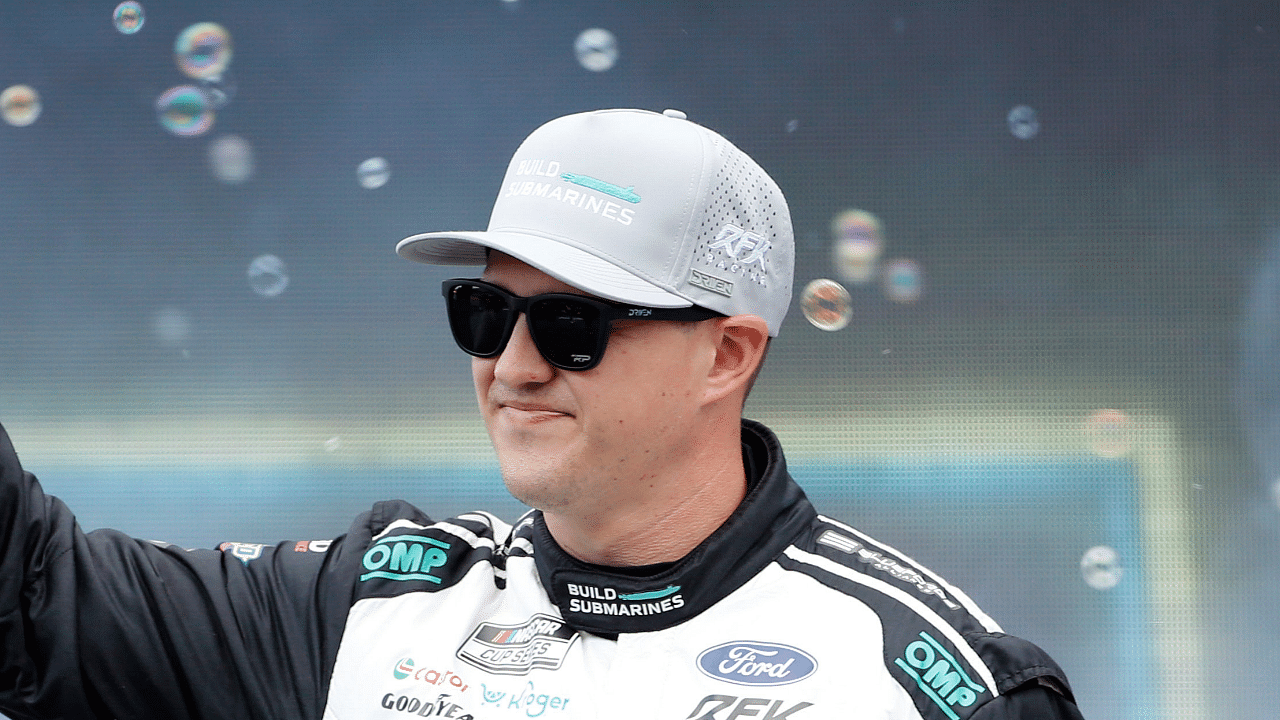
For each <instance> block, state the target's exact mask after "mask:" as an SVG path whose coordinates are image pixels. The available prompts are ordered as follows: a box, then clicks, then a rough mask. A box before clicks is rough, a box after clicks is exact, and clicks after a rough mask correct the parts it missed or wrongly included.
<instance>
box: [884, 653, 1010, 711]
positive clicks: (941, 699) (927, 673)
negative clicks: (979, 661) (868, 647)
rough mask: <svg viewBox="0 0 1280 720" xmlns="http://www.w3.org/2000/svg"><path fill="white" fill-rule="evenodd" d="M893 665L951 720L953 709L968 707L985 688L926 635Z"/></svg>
mask: <svg viewBox="0 0 1280 720" xmlns="http://www.w3.org/2000/svg"><path fill="white" fill-rule="evenodd" d="M893 662H894V664H896V665H897V666H898V667H899V668H901V669H902V671H903V672H905V673H906V674H907V675H909V676H910V677H911V679H912V680H915V681H916V685H918V686H920V689H921V690H922V691H923V692H924V694H925V695H927V696H928V697H929V699H930V700H932V701H933V703H934V704H935V705H937V706H938V708H939V709H940V710H942V712H943V713H944V714H946V716H947V717H949V718H951V720H959V718H960V716H959V715H958V714H957V713H956V711H955V708H958V707H959V708H967V707H971V706H972V705H973V704H974V702H976V701H977V699H978V696H980V695H982V693H984V692H986V691H987V689H986V688H985V687H983V686H982V685H979V684H978V683H976V682H974V681H973V679H972V678H970V677H969V675H968V673H966V672H965V671H964V666H963V665H961V664H960V663H959V662H957V661H956V659H955V657H953V656H952V655H951V653H949V652H947V650H946V648H944V647H943V646H942V644H941V643H939V642H938V641H937V640H935V639H934V638H933V637H932V636H931V635H929V633H926V632H922V633H920V639H919V640H916V641H915V642H913V643H911V644H910V645H908V646H907V648H906V649H905V650H903V651H902V657H899V658H895V659H894V661H893Z"/></svg>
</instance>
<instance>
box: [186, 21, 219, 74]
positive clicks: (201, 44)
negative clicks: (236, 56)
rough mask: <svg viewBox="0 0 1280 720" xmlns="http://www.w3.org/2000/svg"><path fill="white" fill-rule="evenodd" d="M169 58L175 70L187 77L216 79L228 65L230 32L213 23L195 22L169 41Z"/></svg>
mask: <svg viewBox="0 0 1280 720" xmlns="http://www.w3.org/2000/svg"><path fill="white" fill-rule="evenodd" d="M173 57H174V59H175V60H176V61H177V62H178V69H179V70H181V71H182V72H184V73H186V74H187V76H188V77H193V78H195V79H197V80H205V79H208V78H216V77H219V76H221V75H222V71H224V70H226V69H227V65H229V64H230V63H231V33H229V32H227V29H226V28H224V27H222V26H221V25H219V24H217V23H211V22H202V23H196V24H195V25H192V26H190V27H188V28H187V29H186V30H183V31H182V32H180V33H178V38H177V39H176V40H174V41H173Z"/></svg>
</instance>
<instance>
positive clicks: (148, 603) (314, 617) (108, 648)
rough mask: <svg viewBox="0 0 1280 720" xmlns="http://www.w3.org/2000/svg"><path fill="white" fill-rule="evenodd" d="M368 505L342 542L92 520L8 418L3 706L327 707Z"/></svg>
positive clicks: (260, 714)
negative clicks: (178, 535) (249, 539)
mask: <svg viewBox="0 0 1280 720" xmlns="http://www.w3.org/2000/svg"><path fill="white" fill-rule="evenodd" d="M363 520H364V522H362V521H361V520H357V522H356V523H355V524H354V525H353V530H352V532H351V533H350V534H349V535H348V536H344V537H343V538H339V539H338V540H335V541H333V542H332V543H331V544H329V543H282V544H280V545H277V546H275V547H263V546H253V545H231V546H224V547H225V548H226V550H227V551H226V552H222V551H218V550H184V549H181V548H178V547H175V546H162V545H159V544H154V543H150V542H145V541H140V540H134V539H132V538H129V537H127V536H125V535H122V534H120V533H118V532H115V531H110V530H98V531H95V532H91V533H84V532H82V531H81V530H80V528H79V527H78V525H77V524H76V522H75V518H74V517H73V516H72V514H71V512H70V511H69V510H68V509H67V507H66V506H65V505H64V504H63V503H62V502H61V501H59V500H58V499H57V498H54V497H51V496H48V495H45V494H44V492H43V491H42V490H41V487H40V485H39V483H38V482H37V481H36V478H35V477H34V476H32V475H31V474H30V473H27V472H25V471H23V469H22V467H21V465H20V464H19V462H18V458H17V456H16V454H15V453H14V450H13V446H12V444H11V443H10V441H9V437H8V435H7V434H6V433H5V431H4V429H3V428H2V427H0V712H3V713H5V714H8V715H9V716H11V717H12V718H15V720H24V719H26V718H32V719H35V718H50V719H52V718H59V719H65V720H77V719H79V718H101V719H103V720H112V719H113V718H130V719H131V720H132V719H134V718H156V719H157V720H182V719H183V718H193V719H194V718H201V719H205V718H208V719H214V718H228V719H231V718H235V719H237V720H244V719H245V718H272V719H276V718H281V719H283V718H288V719H295V718H296V719H312V718H319V717H320V715H321V713H322V712H323V709H324V708H323V703H324V699H325V697H326V694H327V686H328V682H329V675H330V672H331V670H332V667H333V663H334V659H335V657H336V655H337V649H338V643H339V641H340V640H341V635H342V628H343V626H344V624H345V621H346V616H347V612H348V610H349V608H350V604H351V598H352V592H353V587H352V585H353V582H354V578H355V577H356V576H357V574H358V569H357V566H358V563H359V561H360V554H361V552H362V549H363V547H364V546H365V545H367V543H368V533H369V530H368V529H367V528H368V522H367V520H368V518H367V517H365V518H363ZM361 536H363V537H361Z"/></svg>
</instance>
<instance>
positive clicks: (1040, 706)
mask: <svg viewBox="0 0 1280 720" xmlns="http://www.w3.org/2000/svg"><path fill="white" fill-rule="evenodd" d="M971 720H1084V718H1083V716H1082V715H1081V714H1080V709H1079V708H1077V707H1076V704H1075V702H1074V701H1073V700H1072V699H1071V698H1069V697H1068V696H1067V695H1064V694H1063V692H1062V691H1061V690H1059V689H1055V688H1051V687H1046V686H1044V685H1040V684H1036V683H1028V684H1026V685H1023V686H1022V687H1020V688H1017V689H1016V690H1014V691H1012V692H1009V693H1005V694H1004V695H1001V696H1000V697H998V698H995V699H994V700H992V701H991V702H989V703H987V704H985V705H983V706H982V707H981V708H980V709H979V710H978V712H976V713H974V714H973V717H972V718H971Z"/></svg>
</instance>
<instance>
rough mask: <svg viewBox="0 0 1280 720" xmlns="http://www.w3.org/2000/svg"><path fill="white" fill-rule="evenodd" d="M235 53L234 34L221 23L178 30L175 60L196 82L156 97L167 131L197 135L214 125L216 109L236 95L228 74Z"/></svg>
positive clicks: (177, 87)
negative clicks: (233, 45) (233, 50)
mask: <svg viewBox="0 0 1280 720" xmlns="http://www.w3.org/2000/svg"><path fill="white" fill-rule="evenodd" d="M231 55H232V45H231V33H229V32H227V29H226V28H224V27H222V26H221V25H219V24H217V23H212V22H201V23H196V24H194V25H191V26H189V27H187V28H186V29H185V30H183V31H182V32H180V33H178V37H177V39H176V40H174V43H173V56H174V60H175V61H176V62H177V65H178V69H179V70H181V71H182V72H183V74H184V75H186V76H187V77H189V78H191V79H192V80H195V81H196V82H195V83H194V84H191V83H189V84H185V85H178V86H175V87H172V88H169V89H168V90H166V91H165V92H164V93H162V94H161V95H160V97H159V98H158V99H157V100H156V116H157V117H158V118H159V119H160V124H161V126H163V127H164V129H165V130H168V131H169V132H171V133H173V134H174V135H177V136H179V137H195V136H197V135H203V134H204V133H206V132H208V131H209V128H211V127H213V122H214V116H215V111H216V110H217V109H219V108H221V107H222V106H224V105H226V104H227V103H228V102H230V100H231V96H232V95H233V94H234V83H232V82H231V80H230V78H229V76H228V75H227V68H228V67H229V66H230V64H231Z"/></svg>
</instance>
